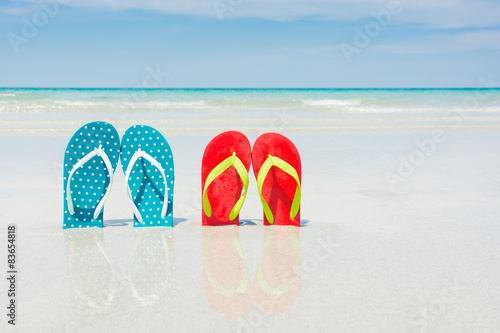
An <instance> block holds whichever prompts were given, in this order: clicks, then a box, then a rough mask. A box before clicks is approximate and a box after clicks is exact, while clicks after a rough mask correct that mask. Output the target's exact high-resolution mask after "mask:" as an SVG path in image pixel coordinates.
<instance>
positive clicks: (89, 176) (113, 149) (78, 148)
mask: <svg viewBox="0 0 500 333" xmlns="http://www.w3.org/2000/svg"><path fill="white" fill-rule="evenodd" d="M99 145H101V147H102V149H103V150H104V152H105V153H106V155H107V156H108V158H109V160H110V162H111V166H112V167H113V171H114V170H116V167H117V165H118V160H119V158H120V138H119V135H118V132H117V131H116V129H115V128H114V127H113V126H112V125H111V124H108V123H106V122H102V121H98V122H92V123H89V124H87V125H84V126H82V127H81V128H80V129H79V130H78V131H76V133H75V134H74V135H73V137H72V138H71V140H70V141H69V143H68V146H67V147H66V151H65V154H64V168H63V173H64V176H63V185H64V186H63V187H64V221H63V229H71V228H92V227H97V228H102V226H103V214H104V209H103V210H102V211H101V213H100V214H99V216H98V217H97V219H95V220H94V219H93V214H94V211H95V209H96V207H97V205H98V204H99V201H100V200H101V198H102V197H103V196H104V195H105V193H106V191H107V190H108V187H109V186H110V172H111V171H110V170H107V168H106V166H105V163H104V161H103V159H102V158H101V157H99V156H95V157H93V158H92V159H90V160H89V161H88V162H87V163H85V164H84V165H82V166H81V167H80V168H79V169H77V170H76V171H75V172H74V174H73V176H72V179H71V183H70V185H71V188H70V190H71V198H72V201H73V208H74V214H73V215H71V214H70V212H69V211H68V203H67V201H66V198H67V193H66V188H67V183H68V181H69V179H68V177H69V174H70V173H71V170H72V168H73V166H74V165H75V164H76V163H78V161H79V160H81V159H82V158H83V157H85V156H86V155H88V154H89V153H91V152H92V151H94V150H95V149H97V148H98V147H99Z"/></svg>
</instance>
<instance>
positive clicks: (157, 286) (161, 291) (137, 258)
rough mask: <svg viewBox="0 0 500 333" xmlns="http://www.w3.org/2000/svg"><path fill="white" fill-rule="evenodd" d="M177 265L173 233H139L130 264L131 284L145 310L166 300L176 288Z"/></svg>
mask: <svg viewBox="0 0 500 333" xmlns="http://www.w3.org/2000/svg"><path fill="white" fill-rule="evenodd" d="M174 272H175V262H174V243H173V238H172V230H171V229H169V228H142V229H140V230H136V235H135V239H134V245H133V247H132V250H131V252H130V256H129V261H128V280H129V282H130V289H131V290H132V293H133V295H134V297H135V298H136V299H137V300H139V302H140V304H141V305H143V306H146V305H150V304H152V303H154V302H156V301H157V300H158V299H160V298H165V297H166V296H167V293H168V291H169V290H170V289H171V286H172V284H173V281H172V279H173V278H174V275H175V274H174Z"/></svg>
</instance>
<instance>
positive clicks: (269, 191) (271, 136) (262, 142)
mask: <svg viewBox="0 0 500 333" xmlns="http://www.w3.org/2000/svg"><path fill="white" fill-rule="evenodd" d="M268 155H272V156H275V157H279V158H280V159H282V160H284V161H285V162H287V163H288V164H290V165H291V166H292V167H293V168H294V169H295V170H296V171H297V174H298V176H299V179H300V180H301V181H302V176H301V175H302V166H301V161H300V155H299V152H298V150H297V148H296V147H295V145H294V144H293V143H292V142H291V141H290V140H288V139H287V138H286V137H284V136H283V135H280V134H277V133H266V134H262V135H261V136H260V137H259V138H257V141H255V144H254V146H253V149H252V164H253V171H254V174H255V177H256V178H257V176H258V174H259V171H260V168H261V167H262V164H263V163H264V162H265V160H266V159H267V158H268ZM296 186H297V183H296V181H295V180H294V178H293V177H292V176H290V175H289V174H287V173H286V172H285V171H283V170H281V169H279V168H277V167H272V168H271V170H269V172H268V174H267V176H266V178H265V180H264V184H263V186H262V196H263V197H264V200H265V201H266V202H267V204H268V205H269V208H270V209H271V212H272V214H273V216H274V223H273V224H274V225H293V226H297V227H300V209H299V212H298V213H297V215H296V216H295V218H293V219H292V218H290V209H291V206H292V201H293V198H294V196H295V190H296ZM264 225H270V223H269V221H268V220H267V218H266V216H265V214H264Z"/></svg>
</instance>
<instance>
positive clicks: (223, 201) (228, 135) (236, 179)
mask: <svg viewBox="0 0 500 333" xmlns="http://www.w3.org/2000/svg"><path fill="white" fill-rule="evenodd" d="M233 153H235V156H236V157H237V158H239V159H240V160H241V162H242V163H243V165H244V167H245V169H246V171H247V172H248V170H249V169H250V163H251V146H250V142H249V141H248V139H247V137H246V136H244V135H243V134H242V133H240V132H236V131H229V132H224V133H221V134H219V135H218V136H216V137H215V138H214V139H213V140H212V141H210V143H209V144H208V145H207V147H206V149H205V152H204V154H203V161H202V170H201V177H202V182H201V191H202V195H203V190H204V187H205V182H206V180H207V177H208V176H209V174H210V173H211V172H212V170H214V168H216V167H217V166H218V165H219V164H220V163H221V162H223V161H224V160H226V159H227V158H228V157H231V156H233ZM243 188H244V184H243V181H242V180H241V177H240V175H239V174H238V172H237V171H236V169H235V168H234V167H229V168H228V169H227V170H225V171H224V172H223V173H222V174H220V175H219V176H218V177H217V178H215V179H214V181H213V182H212V183H211V184H210V186H209V187H208V188H207V198H208V200H209V202H210V207H211V216H210V217H209V216H207V214H206V213H205V211H204V209H202V224H203V225H212V226H214V225H238V224H239V216H237V217H236V218H235V219H233V220H232V221H231V220H230V219H229V215H230V214H231V210H232V209H233V207H234V205H235V204H236V202H237V201H238V199H239V198H240V196H241V194H242V190H243Z"/></svg>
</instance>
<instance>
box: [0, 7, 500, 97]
mask: <svg viewBox="0 0 500 333" xmlns="http://www.w3.org/2000/svg"><path fill="white" fill-rule="evenodd" d="M56 1H58V2H56ZM41 3H42V4H45V6H41V5H40V4H41ZM374 13H376V15H375V16H378V19H377V18H376V17H375V16H374ZM381 13H384V14H381ZM388 13H389V14H390V18H389V15H388ZM499 13H500V1H492V0H479V1H477V0H442V1H429V0H421V1H416V0H408V1H400V2H399V1H398V0H389V1H379V0H328V1H327V0H184V1H180V0H142V1H141V0H121V1H119V0H45V1H42V2H40V1H35V0H4V1H2V2H1V4H0V37H1V38H0V50H1V52H0V86H3V87H143V86H145V85H148V86H155V87H311V88H316V87H332V88H350V87H353V88H358V87H476V86H477V85H478V80H477V78H478V77H479V76H484V77H486V76H489V75H492V76H493V78H494V81H497V82H498V81H500V62H499V59H500V15H499ZM33 27H34V29H33ZM30 28H31V29H30ZM360 31H361V32H360ZM155 70H159V71H160V72H161V74H159V75H158V78H159V79H158V80H148V79H145V78H148V77H149V76H151V74H150V72H151V71H153V72H154V71H155ZM167 72H168V75H166V74H164V73H167Z"/></svg>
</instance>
